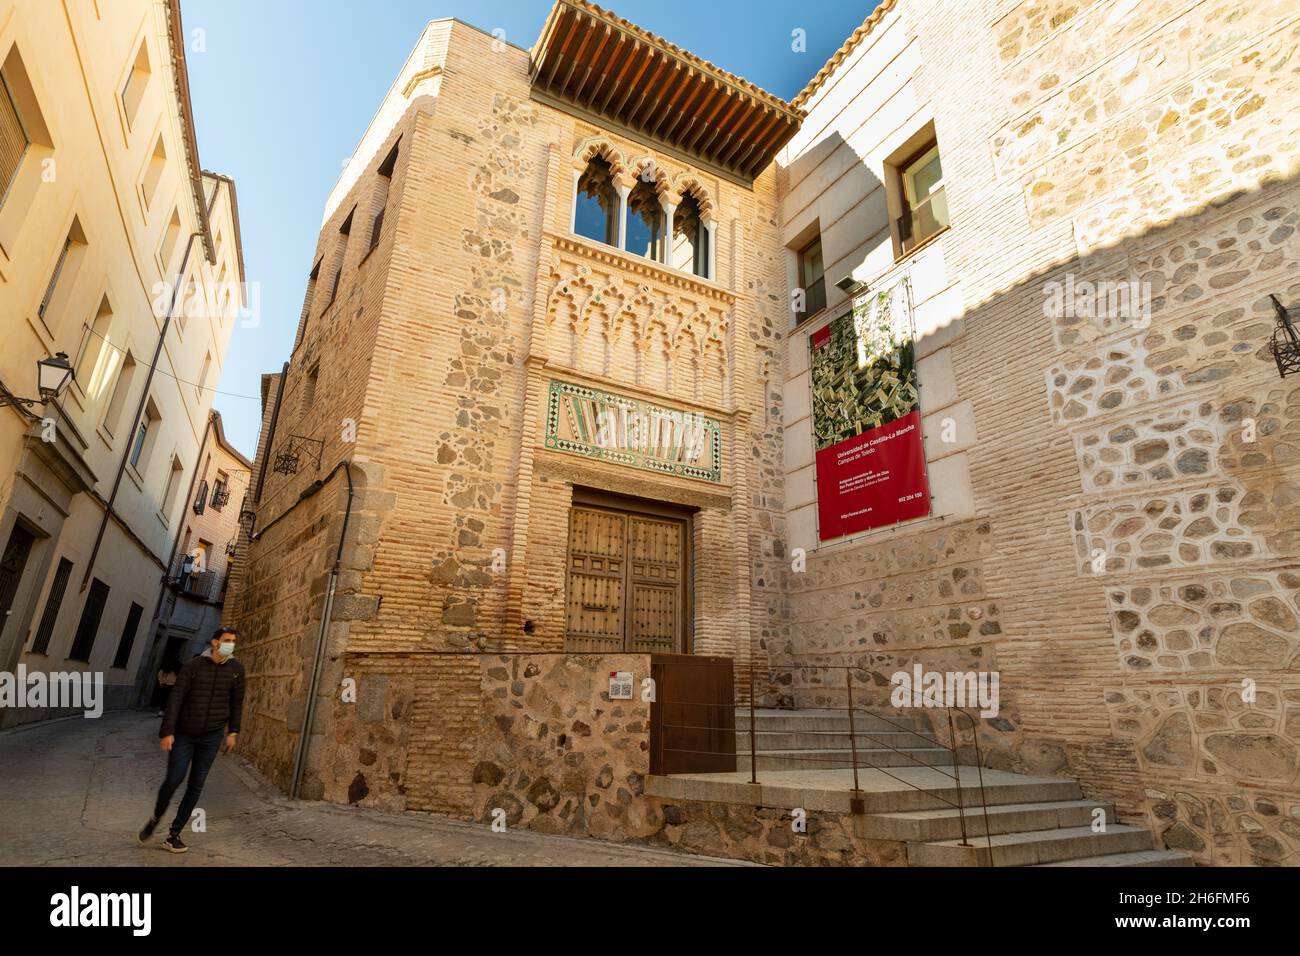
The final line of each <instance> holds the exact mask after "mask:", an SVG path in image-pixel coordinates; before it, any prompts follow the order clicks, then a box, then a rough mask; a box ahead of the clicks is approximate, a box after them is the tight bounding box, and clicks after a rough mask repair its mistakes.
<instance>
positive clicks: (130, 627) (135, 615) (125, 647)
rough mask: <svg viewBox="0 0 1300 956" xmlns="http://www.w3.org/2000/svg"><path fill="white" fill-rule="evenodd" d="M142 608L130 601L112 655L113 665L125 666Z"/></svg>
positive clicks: (142, 611) (133, 642)
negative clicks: (124, 623) (120, 633)
mask: <svg viewBox="0 0 1300 956" xmlns="http://www.w3.org/2000/svg"><path fill="white" fill-rule="evenodd" d="M143 614H144V608H142V607H141V606H140V605H138V604H136V603H135V602H134V601H132V602H131V610H130V611H128V612H127V614H126V625H125V626H124V627H123V628H122V639H121V640H120V641H118V642H117V653H116V654H114V655H113V666H114V667H125V666H126V665H127V664H128V663H129V662H130V660H131V647H132V646H133V645H134V644H135V632H136V631H138V630H140V617H141V615H143Z"/></svg>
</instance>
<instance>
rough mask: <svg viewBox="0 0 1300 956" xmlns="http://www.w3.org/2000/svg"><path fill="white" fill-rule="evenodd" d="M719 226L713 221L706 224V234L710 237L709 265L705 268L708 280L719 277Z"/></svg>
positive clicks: (710, 220)
mask: <svg viewBox="0 0 1300 956" xmlns="http://www.w3.org/2000/svg"><path fill="white" fill-rule="evenodd" d="M717 225H718V224H717V223H716V222H714V221H713V220H712V219H709V220H707V221H706V222H705V223H704V233H705V235H707V236H708V237H709V256H708V265H707V266H705V269H706V270H707V274H706V275H705V276H704V278H706V279H716V278H717V275H718V241H717V239H718V237H717V228H716V227H717Z"/></svg>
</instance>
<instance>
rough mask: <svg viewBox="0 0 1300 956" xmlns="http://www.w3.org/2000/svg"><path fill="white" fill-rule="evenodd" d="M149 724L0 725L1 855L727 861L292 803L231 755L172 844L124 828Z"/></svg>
mask: <svg viewBox="0 0 1300 956" xmlns="http://www.w3.org/2000/svg"><path fill="white" fill-rule="evenodd" d="M157 724H158V722H157V718H156V717H155V716H153V715H150V714H141V713H134V712H132V713H110V714H107V715H105V716H104V717H102V718H100V719H98V720H85V719H74V720H64V721H57V722H53V723H48V724H43V725H41V726H37V727H33V728H30V729H20V730H16V731H6V732H4V733H0V768H3V769H2V771H0V866H46V865H63V866H82V865H86V866H720V865H735V864H733V863H731V862H730V861H724V860H713V859H708V858H704V857H697V856H688V855H685V854H680V853H674V852H670V851H664V850H656V849H650V848H645V847H632V846H616V845H614V844H610V843H600V842H597V841H595V840H580V839H574V838H569V837H558V836H546V835H542V834H538V833H531V832H507V833H493V832H492V831H491V830H490V829H488V828H487V827H486V826H477V825H471V824H466V823H460V822H457V821H454V820H448V819H446V818H441V817H434V816H428V815H424V814H415V813H389V812H382V811H376V810H369V809H362V808H357V807H341V806H334V805H329V804H323V803H308V802H300V801H292V800H289V799H287V798H286V797H284V796H283V795H282V794H280V793H279V792H278V791H277V790H275V789H274V788H273V787H271V786H270V785H269V784H267V783H266V782H265V781H264V780H263V779H261V778H260V777H259V776H258V775H257V774H256V772H255V771H253V770H251V769H250V768H249V766H248V764H247V763H245V762H244V760H243V759H242V758H240V757H239V756H238V755H234V756H222V757H219V758H218V759H217V763H216V765H215V766H214V767H213V769H212V773H211V775H210V776H209V777H208V782H207V786H206V787H205V788H204V792H203V799H202V800H201V801H200V804H199V806H200V808H201V809H204V810H206V825H207V829H206V832H203V833H195V832H193V831H192V830H190V829H187V830H186V832H185V834H184V839H185V841H186V842H187V843H188V844H189V845H190V847H191V849H190V852H188V853H185V854H183V855H174V854H170V853H166V852H163V851H162V849H160V847H159V846H158V838H155V839H154V840H153V841H151V842H150V843H149V844H148V845H145V846H141V845H140V844H138V843H137V842H136V840H135V833H136V831H137V829H138V828H139V826H140V824H141V823H142V822H143V820H144V818H145V816H146V815H147V813H148V810H149V805H150V803H151V802H152V800H153V796H154V793H155V792H156V788H157V786H158V783H159V781H160V779H161V775H162V771H163V767H164V758H163V755H162V753H161V752H160V751H159V749H158V743H157V737H156V732H157ZM177 798H178V799H179V793H178V795H177ZM174 806H175V804H174V803H173V809H174ZM165 833H166V830H165V826H164V827H161V828H160V836H161V835H165Z"/></svg>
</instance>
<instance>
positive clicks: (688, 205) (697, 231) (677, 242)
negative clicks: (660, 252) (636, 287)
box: [668, 193, 712, 279]
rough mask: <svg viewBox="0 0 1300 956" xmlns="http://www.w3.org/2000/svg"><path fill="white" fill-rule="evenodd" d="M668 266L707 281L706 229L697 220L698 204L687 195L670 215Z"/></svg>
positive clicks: (707, 251) (701, 220)
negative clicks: (671, 226)
mask: <svg viewBox="0 0 1300 956" xmlns="http://www.w3.org/2000/svg"><path fill="white" fill-rule="evenodd" d="M668 264H669V265H670V266H672V267H673V268H674V269H681V270H682V271H684V272H693V273H695V274H696V275H697V276H702V277H704V278H705V279H710V278H712V276H710V275H709V230H708V227H706V226H705V224H704V220H703V219H701V218H700V202H699V200H698V199H696V198H695V197H694V196H692V195H691V194H690V193H687V194H686V195H685V196H683V197H682V201H681V204H680V205H679V206H678V207H677V209H676V211H675V212H674V213H673V242H672V249H671V251H670V252H669V255H668Z"/></svg>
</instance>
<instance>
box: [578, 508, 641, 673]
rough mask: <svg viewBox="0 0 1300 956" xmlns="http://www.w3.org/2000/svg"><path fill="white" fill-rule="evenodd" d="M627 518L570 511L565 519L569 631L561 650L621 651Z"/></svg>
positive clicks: (601, 512) (612, 513)
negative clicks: (567, 540)
mask: <svg viewBox="0 0 1300 956" xmlns="http://www.w3.org/2000/svg"><path fill="white" fill-rule="evenodd" d="M626 578H627V515H625V514H619V513H618V512H615V511H604V510H598V509H595V508H574V509H573V512H572V514H571V515H570V517H569V586H568V595H567V597H566V601H567V604H566V606H567V612H568V626H567V631H566V634H565V642H564V646H565V650H569V651H578V652H586V651H596V652H601V653H617V652H620V651H622V650H623V631H624V627H623V603H624V602H623V595H624V584H625V581H626Z"/></svg>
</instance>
